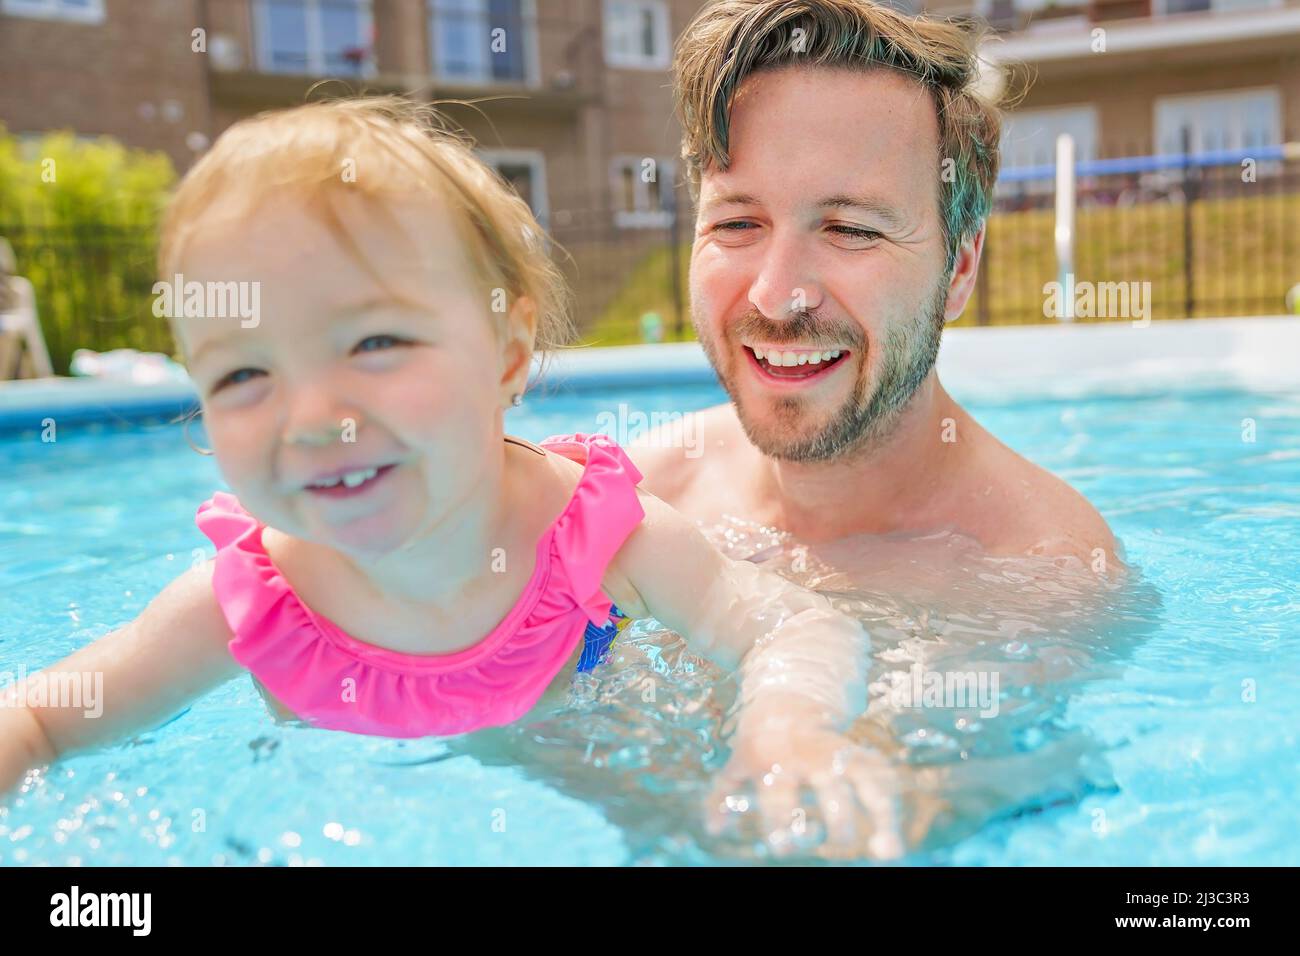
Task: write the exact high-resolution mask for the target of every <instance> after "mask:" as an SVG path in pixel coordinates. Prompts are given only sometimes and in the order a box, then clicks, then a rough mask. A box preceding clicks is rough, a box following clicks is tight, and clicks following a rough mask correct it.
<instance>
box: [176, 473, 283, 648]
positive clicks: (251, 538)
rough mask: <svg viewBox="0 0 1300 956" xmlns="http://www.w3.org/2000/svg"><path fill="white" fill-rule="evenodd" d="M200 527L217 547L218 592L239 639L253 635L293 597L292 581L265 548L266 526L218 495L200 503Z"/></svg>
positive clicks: (215, 581)
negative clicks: (264, 527) (263, 533)
mask: <svg viewBox="0 0 1300 956" xmlns="http://www.w3.org/2000/svg"><path fill="white" fill-rule="evenodd" d="M194 523H195V524H197V525H198V527H199V530H200V531H202V532H203V533H204V534H205V535H207V536H208V538H209V539H210V540H211V541H212V543H213V544H214V545H216V546H217V557H216V562H215V566H214V568H213V571H212V591H213V594H214V595H215V596H216V599H217V604H219V605H220V606H221V611H222V613H223V614H224V615H225V617H226V623H227V624H229V625H230V629H231V631H233V632H234V633H235V635H236V636H237V637H244V636H247V635H249V633H250V632H251V631H253V630H257V629H259V628H260V627H261V626H262V625H263V624H264V622H266V621H268V620H270V619H271V618H273V617H274V616H275V615H276V614H277V613H278V608H279V607H280V606H281V605H282V604H283V603H284V602H285V599H286V598H289V597H292V595H293V591H292V588H290V586H289V582H288V581H286V580H285V579H284V577H283V576H282V575H281V574H280V572H279V571H278V570H277V569H276V567H275V565H274V563H272V561H271V556H270V555H269V554H267V553H266V548H265V546H264V545H263V544H262V525H261V523H260V522H258V520H257V519H256V518H254V517H253V516H252V515H250V514H249V513H248V512H247V511H245V510H244V509H243V507H242V506H241V505H240V504H239V499H238V498H236V497H235V496H234V495H232V494H228V493H226V492H224V491H218V492H217V493H216V494H214V495H213V496H212V497H211V498H209V499H208V500H207V501H205V502H203V504H201V505H199V511H198V514H197V515H196V516H195V519H194Z"/></svg>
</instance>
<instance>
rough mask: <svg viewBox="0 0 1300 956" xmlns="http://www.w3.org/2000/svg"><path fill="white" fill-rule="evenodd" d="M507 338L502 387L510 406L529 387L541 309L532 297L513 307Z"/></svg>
mask: <svg viewBox="0 0 1300 956" xmlns="http://www.w3.org/2000/svg"><path fill="white" fill-rule="evenodd" d="M505 336H506V337H505V341H504V342H503V343H502V349H501V354H502V357H503V359H504V361H503V363H502V368H503V372H502V375H501V387H502V391H503V392H504V393H505V401H504V403H503V404H505V405H509V404H511V402H510V399H511V396H513V395H517V394H522V393H523V391H524V389H525V388H526V387H527V385H528V372H529V369H530V368H531V366H532V361H533V343H534V342H536V341H537V306H536V304H535V303H534V302H533V300H532V299H530V298H528V296H520V297H519V298H518V299H516V300H515V303H514V305H512V306H511V307H510V315H509V316H507V318H506V329H505Z"/></svg>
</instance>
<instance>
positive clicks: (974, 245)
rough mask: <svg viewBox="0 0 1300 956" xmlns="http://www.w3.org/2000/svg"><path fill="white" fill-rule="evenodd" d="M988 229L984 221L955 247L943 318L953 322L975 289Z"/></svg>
mask: <svg viewBox="0 0 1300 956" xmlns="http://www.w3.org/2000/svg"><path fill="white" fill-rule="evenodd" d="M986 229H988V222H987V221H985V222H984V223H983V224H982V225H981V226H980V228H979V231H978V232H976V233H975V235H973V236H971V237H970V238H969V239H967V240H966V241H965V242H963V243H962V244H961V245H960V246H959V247H958V248H957V259H956V261H955V262H953V265H952V276H951V278H949V280H948V301H947V302H946V303H945V304H944V307H943V320H944V321H945V322H953V321H955V320H956V319H957V317H958V316H959V315H961V311H962V309H964V308H966V303H967V302H968V301H969V300H970V297H971V293H973V292H974V291H975V282H976V280H977V279H978V278H979V271H980V254H981V253H983V251H984V232H985V230H986Z"/></svg>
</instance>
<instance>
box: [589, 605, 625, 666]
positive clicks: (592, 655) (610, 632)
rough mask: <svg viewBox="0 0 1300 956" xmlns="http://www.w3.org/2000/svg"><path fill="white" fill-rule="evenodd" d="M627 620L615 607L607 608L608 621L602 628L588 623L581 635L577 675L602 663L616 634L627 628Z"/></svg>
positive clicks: (612, 644)
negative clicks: (580, 655)
mask: <svg viewBox="0 0 1300 956" xmlns="http://www.w3.org/2000/svg"><path fill="white" fill-rule="evenodd" d="M628 623H629V619H628V618H627V617H626V616H625V615H624V614H623V612H622V611H620V610H619V609H618V607H617V606H616V605H613V604H611V605H610V606H609V621H608V622H607V623H606V624H605V626H604V627H597V626H596V625H595V624H592V623H591V622H590V621H588V622H587V630H586V631H585V632H583V635H582V641H583V643H582V657H581V658H580V659H579V660H578V670H577V673H579V674H584V673H586V672H587V671H589V670H591V669H593V668H594V667H595V666H596V665H597V664H600V663H602V662H603V661H604V660H605V659H606V658H607V657H608V656H609V651H610V648H612V647H613V646H614V641H615V640H616V639H617V638H618V632H619V631H621V630H623V628H625V627H627V625H628Z"/></svg>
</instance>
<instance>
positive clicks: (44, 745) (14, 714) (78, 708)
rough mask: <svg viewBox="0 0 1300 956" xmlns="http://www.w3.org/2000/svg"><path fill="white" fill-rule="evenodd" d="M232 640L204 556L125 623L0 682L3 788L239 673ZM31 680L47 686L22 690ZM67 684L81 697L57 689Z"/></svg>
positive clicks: (153, 720) (149, 722)
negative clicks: (11, 681)
mask: <svg viewBox="0 0 1300 956" xmlns="http://www.w3.org/2000/svg"><path fill="white" fill-rule="evenodd" d="M230 638H231V634H230V628H229V626H228V625H227V624H226V621H225V618H224V617H223V616H222V614H221V609H220V608H219V607H218V605H217V601H216V598H215V597H214V596H213V593H212V563H211V562H208V563H206V564H203V565H200V566H199V567H197V568H194V569H192V570H190V571H188V572H186V573H185V574H183V575H181V576H180V577H179V578H177V579H176V580H175V581H173V582H172V583H171V584H169V585H168V586H167V587H166V588H165V589H164V590H163V592H162V593H161V594H159V595H158V596H157V597H156V598H154V600H153V601H152V602H151V603H150V604H149V606H148V607H147V608H145V610H144V612H143V613H142V614H141V615H140V616H139V617H138V618H136V619H135V620H134V621H132V622H131V623H130V624H128V625H126V626H125V627H123V628H121V629H120V630H117V631H114V632H113V633H112V634H109V635H107V636H106V637H103V638H101V639H100V640H98V641H96V642H95V643H94V644H91V645H90V646H88V647H85V648H82V649H81V650H79V651H77V652H76V653H75V654H73V655H72V656H70V657H68V658H66V659H65V660H62V661H60V662H59V663H57V664H54V665H52V666H50V667H47V668H45V669H44V670H43V671H40V672H39V673H37V674H33V675H29V676H28V677H27V678H26V680H24V681H23V682H21V683H19V684H16V685H14V686H12V687H6V688H0V794H3V793H4V792H5V791H7V790H9V789H10V788H11V787H12V786H13V785H14V784H15V783H17V782H18V781H19V780H21V779H22V778H23V775H24V774H25V773H26V772H27V770H29V769H31V768H32V767H35V766H39V765H41V764H45V763H50V762H52V761H54V760H57V759H58V758H59V757H61V756H63V755H65V754H69V753H73V752H76V751H79V750H86V749H90V748H93V747H95V746H98V745H103V744H107V743H111V742H113V741H116V740H120V739H122V738H123V737H128V736H131V735H132V734H135V733H139V732H140V731H143V730H148V729H150V728H151V727H156V726H157V725H159V724H160V723H162V722H163V721H165V720H166V719H167V718H169V717H171V716H172V715H173V714H175V713H176V712H177V711H179V710H181V709H183V708H184V707H185V705H186V704H187V703H188V702H189V701H190V700H192V699H193V698H195V697H198V696H200V695H202V694H203V693H205V692H206V691H208V690H210V689H211V688H213V687H215V686H217V685H219V684H221V683H224V682H225V681H227V680H229V679H230V678H231V677H234V676H236V675H237V674H239V673H241V672H242V670H243V669H242V668H241V667H240V666H239V665H238V664H237V663H236V662H235V660H234V658H232V657H231V656H230V652H229V651H228V650H227V649H226V645H227V643H228V642H229V641H230ZM37 681H41V682H43V683H44V684H45V686H46V689H47V691H48V692H47V693H45V694H42V695H39V696H38V695H36V694H35V693H32V694H28V693H27V689H28V687H29V686H30V685H32V684H33V683H34V682H37ZM73 684H75V685H76V686H78V687H79V688H80V695H79V699H76V698H73V697H69V696H67V695H60V694H58V693H56V692H55V689H56V688H59V687H70V686H72V685H73ZM73 700H75V702H76V705H75V706H70V703H71V702H72V701H73Z"/></svg>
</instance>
